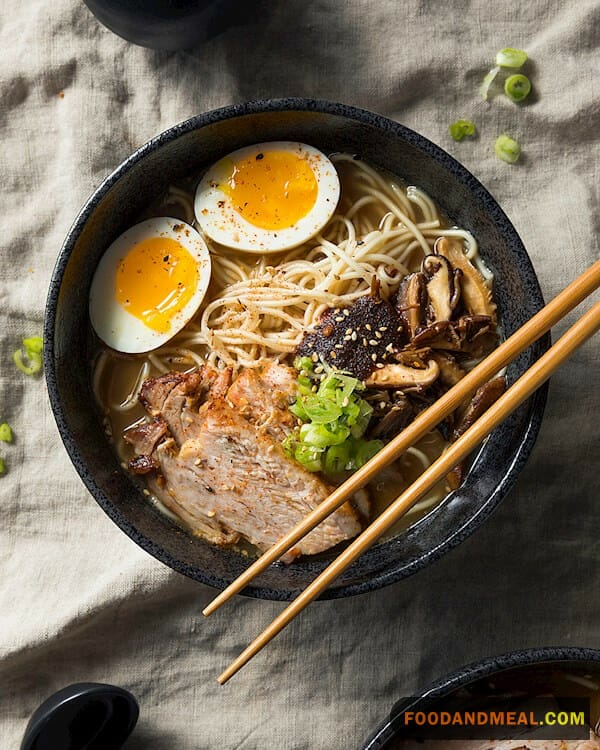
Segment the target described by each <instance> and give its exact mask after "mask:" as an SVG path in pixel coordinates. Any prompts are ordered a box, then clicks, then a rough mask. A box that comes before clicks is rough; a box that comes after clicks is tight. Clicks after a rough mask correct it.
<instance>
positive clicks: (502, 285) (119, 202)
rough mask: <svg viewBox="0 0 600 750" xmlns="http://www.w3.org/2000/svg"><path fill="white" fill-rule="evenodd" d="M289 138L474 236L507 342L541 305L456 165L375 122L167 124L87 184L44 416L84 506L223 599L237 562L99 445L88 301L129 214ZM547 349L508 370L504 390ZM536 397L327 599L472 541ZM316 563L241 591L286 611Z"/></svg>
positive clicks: (284, 110)
mask: <svg viewBox="0 0 600 750" xmlns="http://www.w3.org/2000/svg"><path fill="white" fill-rule="evenodd" d="M273 140H298V141H304V142H306V143H310V144H312V145H314V146H316V147H317V148H320V149H321V150H323V151H325V152H333V151H346V152H350V153H359V154H360V155H361V156H362V157H363V158H364V159H365V160H366V161H367V162H369V163H370V164H372V165H374V166H375V167H380V168H382V169H386V170H388V171H391V172H392V173H394V174H396V175H398V177H400V178H402V179H403V180H405V181H406V182H407V183H409V184H415V185H418V186H419V187H421V188H423V189H424V190H425V191H426V192H427V193H429V195H430V196H431V197H432V198H433V199H435V200H436V201H437V202H438V204H439V205H440V206H441V208H442V210H443V211H444V212H445V213H446V214H447V215H448V216H449V217H451V219H452V220H453V221H455V222H456V223H457V224H459V225H461V226H463V227H465V228H467V229H469V230H471V231H472V232H473V234H474V235H475V237H477V239H478V241H479V244H480V247H481V250H482V254H483V256H484V257H485V259H486V261H487V262H488V264H489V265H490V267H491V269H492V270H493V271H494V273H495V275H496V285H495V296H496V300H497V302H498V307H499V313H500V316H501V319H502V323H503V326H504V330H505V332H506V334H507V335H509V334H511V333H512V332H513V331H515V330H516V329H517V328H519V327H520V326H521V325H522V324H523V323H524V322H525V321H526V320H528V319H529V318H530V317H531V316H532V315H533V314H534V313H535V312H536V311H537V310H539V309H540V307H542V305H543V299H542V295H541V292H540V289H539V286H538V282H537V279H536V276H535V273H534V271H533V268H532V266H531V262H530V260H529V258H528V257H527V253H526V251H525V249H524V247H523V244H522V243H521V240H520V239H519V237H518V235H517V233H516V232H515V230H514V228H513V226H512V224H511V223H510V221H509V220H508V218H507V217H506V215H505V214H504V213H503V211H502V209H501V208H500V207H499V206H498V204H497V203H496V201H495V200H494V199H493V198H492V196H491V195H490V194H489V193H488V192H487V190H485V188H484V187H483V186H482V185H481V184H480V183H479V182H478V181H477V180H476V179H475V178H474V177H473V175H471V174H470V173H469V172H468V171H467V170H466V169H465V168H464V167H462V166H461V165H460V164H459V163H458V162H456V161H455V160H454V159H453V158H452V157H450V156H449V155H448V154H447V153H445V152H444V151H442V149H440V148H439V147H438V146H435V145H434V144H433V143H431V142H430V141H428V140H426V139H425V138H423V137H422V136H421V135H418V134H417V133H415V132H413V131H412V130H409V129H408V128H405V127H403V126H402V125H399V124H398V123H396V122H393V121H391V120H388V119H387V118H385V117H382V116H381V115H377V114H373V113H371V112H366V111H364V110H359V109H355V108H353V107H349V106H346V105H342V104H334V103H331V102H325V101H315V100H312V99H278V100H269V101H262V102H251V103H248V104H241V105H235V106H231V107H226V108H223V109H219V110H216V111H213V112H208V113H206V114H203V115H199V116H198V117H194V118H192V119H191V120H188V121H186V122H184V123H182V124H180V125H176V126H174V127H172V128H170V129H169V130H167V131H166V132H164V133H162V134H161V135H159V136H157V137H156V138H154V139H153V140H151V141H150V142H149V143H147V144H146V145H144V146H142V147H141V148H140V149H138V150H137V151H136V152H135V153H134V154H132V155H131V156H130V157H129V158H128V159H127V160H126V161H124V162H123V164H121V165H120V166H119V167H117V169H116V170H115V171H114V172H113V173H112V174H111V175H110V176H109V177H108V178H107V179H106V180H105V181H104V182H103V183H102V185H100V187H99V188H98V189H97V190H96V192H95V193H94V194H93V195H92V196H91V198H90V199H89V200H88V202H87V203H86V204H85V206H84V207H83V210H82V211H81V213H80V214H79V216H78V217H77V219H76V220H75V223H74V225H73V227H72V228H71V230H70V232H69V234H68V236H67V238H66V240H65V243H64V245H63V247H62V250H61V252H60V255H59V258H58V262H57V264H56V268H55V270H54V274H53V277H52V281H51V284H50V291H49V295H48V301H47V306H46V317H45V324H44V336H45V346H44V365H45V371H46V378H47V381H48V392H49V395H50V401H51V404H52V408H53V410H54V415H55V417H56V421H57V424H58V428H59V430H60V434H61V436H62V439H63V441H64V444H65V446H66V449H67V451H68V453H69V455H70V457H71V460H72V461H73V464H74V465H75V468H76V469H77V471H78V472H79V474H80V476H81V478H82V479H83V481H84V483H85V484H86V486H87V488H88V489H89V490H90V492H91V493H92V495H93V496H94V497H95V499H96V500H97V501H98V503H99V504H100V505H101V506H102V508H103V509H104V510H105V511H106V513H107V514H108V515H109V516H110V517H111V518H112V519H113V521H114V522H115V523H116V524H117V525H118V526H120V528H121V529H123V531H124V532H125V533H126V534H127V535H128V536H130V537H131V539H133V540H134V541H135V542H137V544H139V545H140V546H141V547H143V548H144V549H145V550H146V551H148V552H149V553H150V554H152V555H154V556H155V557H157V558H158V559H159V560H162V561H163V562H164V563H166V564H167V565H169V566H171V567H172V568H174V569H175V570H178V571H179V572H181V573H184V574H185V575H187V576H190V577H191V578H194V579H196V580H198V581H202V582H203V583H207V584H209V585H211V586H215V587H217V588H223V587H224V586H225V585H226V584H227V583H228V582H230V581H231V580H233V579H234V578H235V577H236V576H238V575H239V574H240V573H241V572H242V570H244V568H245V567H246V566H247V564H248V561H247V558H244V557H243V556H241V555H240V554H238V553H236V552H235V551H231V550H223V549H219V548H217V547H214V546H211V545H210V544H207V543H205V542H203V541H202V540H200V539H197V538H195V537H193V536H191V535H190V534H187V533H186V532H185V531H183V530H182V529H181V528H179V527H178V526H176V525H175V524H173V523H172V522H171V521H169V519H168V518H166V517H165V516H163V515H161V514H160V513H159V512H158V511H156V510H155V509H154V508H153V507H151V505H150V504H149V503H148V502H146V500H145V499H144V496H143V495H142V493H141V491H140V488H139V486H138V485H137V484H136V483H135V481H134V480H133V479H132V477H130V476H129V475H128V474H127V473H126V472H125V471H123V470H122V469H121V467H120V465H119V461H118V459H117V457H116V455H115V453H114V452H113V450H112V448H111V446H110V445H109V443H108V441H107V440H106V437H105V435H104V431H103V427H102V422H101V418H100V416H99V413H98V410H97V408H96V405H95V403H94V398H93V395H92V390H91V383H90V372H91V357H92V349H91V341H92V339H91V336H90V323H89V318H88V295H89V289H90V284H91V280H92V276H93V273H94V270H95V268H96V265H97V263H98V260H99V258H100V256H101V255H102V253H103V252H104V250H105V249H106V248H107V247H108V245H109V244H110V243H111V242H112V241H113V240H114V239H115V237H117V236H118V235H119V234H120V233H121V232H123V231H124V230H125V229H126V228H127V227H129V226H130V225H131V224H133V223H134V222H135V220H136V217H137V216H138V215H139V213H140V211H141V210H142V208H143V207H144V206H145V205H147V204H148V203H149V202H151V201H152V200H153V199H155V198H156V196H157V195H159V194H160V193H161V192H162V191H163V190H165V189H166V188H167V186H168V185H169V184H170V183H172V182H174V181H177V180H180V179H181V178H182V177H185V176H188V175H190V174H196V173H200V172H202V170H204V169H205V168H206V167H207V166H208V165H210V164H211V163H213V162H214V161H216V160H217V159H219V158H220V157H222V156H224V155H225V154H227V153H229V152H231V151H234V150H235V149H237V148H240V147H242V146H244V145H248V144H251V143H259V142H263V141H273ZM546 347H547V339H543V340H542V341H541V342H539V343H537V344H536V345H534V346H533V347H532V348H531V349H530V350H529V351H528V352H526V353H525V354H523V355H521V356H520V357H519V358H518V359H517V360H516V361H515V362H514V363H513V364H512V365H511V366H510V367H509V369H508V378H509V380H510V381H513V380H515V379H516V378H517V377H518V376H519V375H520V374H521V373H523V372H524V371H525V370H526V369H527V368H528V367H529V366H530V365H531V364H532V363H533V362H534V361H535V360H536V359H537V358H538V357H539V355H540V354H541V353H542V351H543V350H544V349H545V348H546ZM545 396H546V391H545V389H542V390H540V391H538V393H537V394H536V395H535V396H533V397H532V398H531V399H530V400H529V401H528V402H527V403H526V404H524V405H522V406H521V407H520V408H519V409H518V410H517V411H516V412H515V413H514V414H513V415H512V416H511V417H510V418H509V419H508V420H506V421H505V422H504V423H503V424H502V426H501V427H499V428H498V429H496V430H495V431H494V432H493V434H492V435H491V436H490V438H489V439H488V441H487V442H486V444H485V445H484V447H483V448H481V449H480V451H479V452H478V454H477V456H476V458H475V460H474V463H473V465H472V468H471V470H470V472H469V474H468V476H467V478H466V480H465V482H464V484H463V485H462V487H461V488H460V489H459V490H458V491H456V492H453V493H451V494H450V495H449V496H448V497H447V498H446V500H445V501H444V502H443V503H442V504H441V505H440V506H439V507H437V508H436V509H435V510H433V511H432V512H431V513H429V515H427V516H426V517H425V518H423V519H422V520H421V521H419V522H418V523H417V524H415V525H414V526H413V527H412V528H410V529H409V530H408V531H406V532H404V533H402V534H400V535H399V536H397V537H395V538H394V539H391V540H389V541H386V542H383V543H381V544H378V545H376V546H374V547H373V548H372V549H370V550H369V551H368V552H367V553H366V554H365V555H363V557H362V558H361V559H360V560H358V561H357V562H356V563H355V564H354V565H353V566H352V567H351V568H349V569H348V570H347V571H346V572H345V573H344V574H343V575H342V576H341V577H340V578H339V579H338V581H337V582H336V583H335V584H334V585H333V586H332V587H331V588H330V589H329V590H328V592H327V593H326V595H325V596H326V597H327V598H334V597H342V596H349V595H352V594H359V593H362V592H365V591H369V590H372V589H376V588H378V587H380V586H383V585H386V584H389V583H392V582H393V581H397V580H399V579H401V578H404V577H406V576H408V575H410V574H412V573H414V572H416V571H417V570H419V569H420V568H423V567H424V566H425V565H428V564H429V563H430V562H432V561H433V560H436V559H437V558H439V557H440V556H441V555H442V554H444V553H445V552H447V551H448V550H449V549H451V548H452V547H454V546H455V545H456V544H458V543H459V542H461V541H462V540H463V539H465V538H466V537H467V536H469V534H471V533H472V532H473V531H474V530H475V529H476V528H477V526H479V524H481V523H482V521H483V520H484V519H485V518H487V516H488V515H489V514H490V513H491V511H492V510H493V509H494V508H495V507H496V506H497V505H498V503H499V502H500V500H501V499H502V498H503V497H504V495H505V494H506V493H507V491H508V489H509V488H510V487H511V485H512V484H513V482H514V480H515V478H516V476H517V474H518V473H519V471H520V470H521V468H522V467H523V464H524V462H525V460H526V459H527V456H528V455H529V453H530V451H531V448H532V446H533V443H534V441H535V438H536V435H537V432H538V429H539V426H540V421H541V418H542V412H543V408H544V402H545ZM326 563H327V560H322V559H319V560H313V559H306V560H301V561H299V562H297V563H294V564H293V565H290V566H287V567H284V566H281V565H275V566H271V567H270V568H269V569H268V570H267V571H265V572H264V573H263V574H262V575H261V576H260V577H259V578H258V579H256V582H255V584H254V585H253V586H251V587H249V588H248V589H246V591H245V593H246V594H249V595H251V596H256V597H261V598H269V599H279V600H288V599H291V598H293V597H294V596H295V595H296V594H297V593H298V591H299V590H300V589H301V588H304V587H305V586H306V585H307V584H308V582H309V581H310V580H312V579H313V578H314V577H315V576H316V575H317V574H318V573H319V572H320V571H321V570H322V569H323V568H324V566H325V565H326Z"/></svg>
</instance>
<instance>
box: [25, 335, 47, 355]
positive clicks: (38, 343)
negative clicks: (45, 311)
mask: <svg viewBox="0 0 600 750" xmlns="http://www.w3.org/2000/svg"><path fill="white" fill-rule="evenodd" d="M23 348H24V349H25V351H26V352H27V354H28V355H31V354H34V353H35V354H41V353H42V350H43V348H44V340H43V339H42V337H41V336H30V337H29V338H26V339H23Z"/></svg>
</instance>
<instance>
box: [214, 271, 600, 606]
mask: <svg viewBox="0 0 600 750" xmlns="http://www.w3.org/2000/svg"><path fill="white" fill-rule="evenodd" d="M599 286H600V260H598V261H596V263H594V264H593V265H592V266H590V268H588V269H587V271H585V272H584V273H582V274H581V276H578V277H577V278H576V279H575V281H573V282H572V283H571V284H569V286H568V287H566V289H564V290H563V291H562V292H560V294H558V295H557V296H556V297H555V298H554V299H553V300H552V301H551V302H549V303H548V304H547V305H546V306H545V307H543V308H542V309H541V310H540V311H539V312H538V313H537V314H536V315H534V316H533V317H532V318H531V319H530V320H528V321H527V323H525V324H524V325H523V326H521V328H519V330H518V331H516V332H515V333H514V334H513V335H512V336H510V338H508V339H507V340H506V341H504V342H503V343H502V344H501V345H500V346H499V347H498V348H497V349H495V350H494V351H493V352H491V354H489V355H488V356H487V357H486V358H485V359H484V360H483V361H482V362H480V363H479V364H478V365H477V367H475V368H473V370H471V372H469V373H467V375H465V377H463V378H462V379H461V380H459V381H458V383H457V384H456V385H455V386H453V387H452V388H450V390H448V391H446V393H445V394H444V395H443V396H441V397H440V398H439V399H438V400H437V401H436V402H435V403H434V404H432V406H430V407H429V408H428V409H426V410H425V411H423V412H421V413H420V414H419V415H418V416H417V417H416V418H415V419H414V421H413V422H412V423H411V424H410V425H408V427H406V428H405V429H404V430H403V431H402V432H401V433H400V434H399V435H397V436H396V437H395V438H394V439H393V440H392V441H390V442H389V443H388V444H387V445H386V446H384V447H383V448H382V449H381V450H380V451H379V452H378V453H377V454H376V455H375V456H374V457H373V458H372V459H371V460H370V461H369V462H368V463H366V464H365V465H364V466H363V467H362V468H360V469H358V471H356V472H354V474H352V475H351V476H350V478H349V479H347V480H346V481H345V482H344V483H343V484H341V485H340V486H339V487H337V488H336V489H335V490H334V491H333V492H332V493H331V495H329V497H328V498H327V499H326V500H324V501H323V502H322V503H321V504H320V505H318V506H317V507H316V508H315V509H314V510H313V511H311V512H310V513H309V514H308V515H307V516H306V517H305V518H304V519H303V520H302V521H301V522H300V523H299V524H298V525H297V526H295V527H294V528H293V529H291V530H290V531H289V532H288V533H287V534H286V535H285V536H283V537H282V538H281V539H280V540H279V541H278V542H276V544H274V545H273V546H272V547H271V548H270V549H268V550H267V551H266V552H264V553H263V554H262V555H261V556H260V557H259V558H258V559H257V560H256V561H255V562H253V563H252V565H250V566H249V567H248V568H247V569H246V570H245V571H244V572H243V573H242V574H241V575H240V576H238V578H236V579H235V580H234V581H233V582H232V583H230V584H229V586H227V588H225V589H224V590H223V591H222V592H221V593H220V594H219V595H218V596H216V597H215V599H214V600H213V601H212V602H210V604H208V606H207V607H206V608H205V609H204V610H203V611H202V614H203V615H205V616H208V615H210V614H212V613H213V612H214V611H215V610H217V609H218V608H219V607H220V606H221V605H222V604H224V603H225V602H226V601H227V600H228V599H229V598H230V597H232V596H233V595H234V594H237V593H238V592H239V591H241V590H242V589H243V588H244V587H245V586H247V585H248V584H249V583H250V582H251V581H252V579H253V578H255V577H256V576H257V575H259V573H261V572H262V571H263V570H265V569H266V568H267V567H268V566H269V565H270V564H271V563H272V562H275V561H276V560H278V559H279V558H280V557H281V556H282V555H283V554H285V552H287V551H288V549H290V547H293V545H294V544H296V542H298V541H299V540H300V539H302V537H303V536H305V535H306V534H308V532H309V531H311V530H312V529H313V528H314V527H315V526H317V525H318V524H319V523H320V522H321V521H322V520H323V519H325V518H326V517H327V516H328V515H330V514H331V513H333V511H334V510H336V508H339V507H340V505H342V503H344V502H345V501H346V500H347V499H348V498H349V497H350V496H351V495H353V494H354V493H355V492H356V491H357V490H359V489H360V488H361V487H364V485H365V484H367V483H368V482H369V481H370V480H371V479H372V478H373V477H374V476H375V475H376V474H378V473H379V472H380V471H381V470H382V469H383V468H384V467H385V466H387V465H388V464H389V463H391V462H392V461H395V460H396V459H397V458H399V456H400V455H401V454H402V453H404V451H406V449H407V448H409V447H410V446H411V445H413V444H414V443H416V442H417V440H419V439H420V438H422V437H423V436H424V435H426V434H427V433H428V432H430V431H431V430H432V429H433V428H434V427H436V426H437V425H438V424H439V423H440V422H441V421H442V420H443V419H444V418H445V417H447V416H448V414H450V413H451V412H453V411H454V410H455V409H456V408H457V407H458V406H459V404H461V403H462V402H463V401H464V400H465V399H467V398H469V397H470V396H471V395H472V394H473V393H474V392H475V391H476V390H477V388H479V386H481V385H483V383H485V382H486V381H488V380H489V379H490V378H491V377H493V376H494V375H496V374H497V373H498V372H499V371H500V370H501V369H502V368H503V367H506V365H507V364H508V363H509V362H511V361H512V360H513V359H514V358H515V357H516V356H517V355H518V354H520V353H521V352H522V351H524V350H525V349H527V347H529V346H530V345H531V344H532V343H533V342H534V341H537V339H539V338H540V337H541V336H543V334H544V333H546V332H547V331H549V330H550V328H552V326H553V325H555V323H557V322H558V321H559V320H560V319H561V318H562V317H564V316H565V315H566V314H567V313H568V312H570V311H571V310H572V309H573V308H574V307H576V306H577V305H578V304H579V303H580V302H581V301H582V300H584V299H585V298H586V297H587V296H588V295H589V294H591V293H592V292H593V291H594V290H595V289H597V288H598V287H599Z"/></svg>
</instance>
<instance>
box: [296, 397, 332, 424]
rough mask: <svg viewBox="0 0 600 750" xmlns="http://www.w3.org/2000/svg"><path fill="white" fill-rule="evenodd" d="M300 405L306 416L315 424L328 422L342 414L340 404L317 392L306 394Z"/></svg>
mask: <svg viewBox="0 0 600 750" xmlns="http://www.w3.org/2000/svg"><path fill="white" fill-rule="evenodd" d="M302 406H303V407H304V411H305V412H306V414H307V416H308V418H309V419H310V420H311V421H312V422H315V423H316V424H329V423H330V422H335V421H336V420H337V419H339V418H340V417H341V416H342V408H341V406H338V405H337V404H336V403H335V401H331V400H330V399H327V398H323V397H322V396H320V395H319V394H317V393H314V394H311V395H310V396H306V397H305V398H304V399H303V400H302Z"/></svg>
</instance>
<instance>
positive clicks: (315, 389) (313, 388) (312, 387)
mask: <svg viewBox="0 0 600 750" xmlns="http://www.w3.org/2000/svg"><path fill="white" fill-rule="evenodd" d="M331 354H332V355H333V354H335V352H331ZM310 390H311V391H312V392H313V393H316V392H317V386H316V385H313V386H311V389H310Z"/></svg>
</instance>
